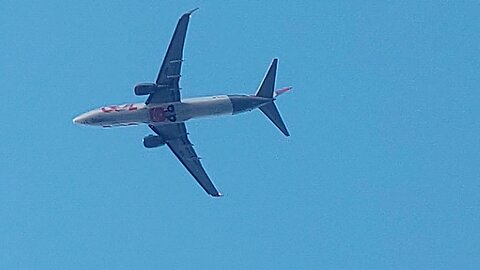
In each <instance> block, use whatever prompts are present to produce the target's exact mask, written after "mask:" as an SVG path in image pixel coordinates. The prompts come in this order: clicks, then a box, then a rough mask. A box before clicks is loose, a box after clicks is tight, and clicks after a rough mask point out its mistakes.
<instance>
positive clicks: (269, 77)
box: [255, 58, 290, 136]
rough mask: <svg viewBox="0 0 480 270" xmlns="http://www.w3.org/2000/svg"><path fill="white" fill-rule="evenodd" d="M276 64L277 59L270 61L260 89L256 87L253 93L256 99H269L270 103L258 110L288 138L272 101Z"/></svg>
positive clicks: (285, 128)
mask: <svg viewBox="0 0 480 270" xmlns="http://www.w3.org/2000/svg"><path fill="white" fill-rule="evenodd" d="M277 63H278V59H277V58H274V59H273V61H272V64H270V68H269V69H268V71H267V74H265V77H264V78H263V81H262V83H261V84H260V87H258V90H257V92H256V93H255V96H257V97H264V98H271V99H272V102H270V103H267V104H265V105H263V106H261V107H260V108H259V109H260V110H261V111H262V112H263V113H264V114H265V116H267V117H268V119H270V121H272V123H273V124H274V125H275V126H276V127H277V128H278V129H279V130H280V131H281V132H282V133H283V134H284V135H285V136H290V133H288V130H287V127H286V126H285V123H284V122H283V120H282V117H281V116H280V113H279V112H278V109H277V106H275V103H274V102H273V101H274V97H273V95H274V91H273V90H274V89H275V77H276V74H277Z"/></svg>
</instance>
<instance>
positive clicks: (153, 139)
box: [143, 135, 167, 148]
mask: <svg viewBox="0 0 480 270" xmlns="http://www.w3.org/2000/svg"><path fill="white" fill-rule="evenodd" d="M165 143H167V142H166V141H165V140H164V139H163V138H162V137H160V136H156V135H148V136H147V137H145V138H143V146H145V147H146V148H155V147H160V146H163V145H165Z"/></svg>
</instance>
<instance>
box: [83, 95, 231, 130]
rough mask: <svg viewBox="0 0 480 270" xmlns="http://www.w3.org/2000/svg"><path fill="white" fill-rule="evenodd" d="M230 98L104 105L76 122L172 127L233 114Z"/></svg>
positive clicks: (224, 96)
mask: <svg viewBox="0 0 480 270" xmlns="http://www.w3.org/2000/svg"><path fill="white" fill-rule="evenodd" d="M233 113H234V109H233V104H232V101H231V99H230V98H229V97H228V96H226V95H221V96H209V97H200V98H189V99H184V100H182V101H181V102H171V103H162V104H149V105H146V104H144V103H136V104H124V105H112V106H105V107H101V108H99V109H95V110H92V111H89V112H87V113H84V114H82V115H80V116H78V117H76V118H75V119H74V122H75V123H79V124H87V125H94V126H102V127H115V126H128V125H137V124H141V123H145V124H154V125H159V124H170V123H179V122H185V121H188V120H190V119H194V118H200V117H212V116H220V115H231V114H233Z"/></svg>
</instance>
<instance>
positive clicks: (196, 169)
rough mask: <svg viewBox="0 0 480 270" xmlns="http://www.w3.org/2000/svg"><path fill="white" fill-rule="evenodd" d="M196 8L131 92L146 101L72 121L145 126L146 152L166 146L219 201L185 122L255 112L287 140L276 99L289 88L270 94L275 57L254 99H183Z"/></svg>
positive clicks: (251, 96)
mask: <svg viewBox="0 0 480 270" xmlns="http://www.w3.org/2000/svg"><path fill="white" fill-rule="evenodd" d="M196 10H197V9H194V10H192V11H189V12H186V13H185V14H183V15H182V16H181V17H180V19H179V21H178V23H177V26H176V28H175V31H174V33H173V36H172V39H171V41H170V45H169V46H168V49H167V52H166V55H165V58H164V59H163V63H162V65H161V67H160V71H159V73H158V76H157V79H156V81H155V82H154V83H139V84H137V85H135V87H134V92H135V94H136V95H137V96H147V95H148V98H147V100H146V101H145V103H136V104H135V103H130V104H123V105H111V106H104V107H101V108H98V109H95V110H91V111H89V112H86V113H84V114H81V115H79V116H77V117H75V118H74V119H73V123H74V124H83V125H89V126H100V127H117V126H130V125H138V124H147V125H148V127H149V128H150V129H151V130H152V131H153V132H154V133H155V135H148V136H146V137H145V138H144V139H143V145H144V146H145V147H146V148H155V147H160V146H163V145H167V146H168V147H169V148H170V150H171V151H172V152H173V153H174V154H175V156H176V157H177V158H178V160H179V161H180V162H181V163H182V164H183V166H185V168H186V169H187V170H188V171H189V172H190V174H191V175H192V176H193V177H194V178H195V180H196V181H197V182H198V184H199V185H200V186H201V187H202V188H203V189H204V190H205V191H206V192H207V193H208V194H209V195H211V196H213V197H219V196H222V194H221V193H220V192H219V191H218V190H217V189H216V187H215V186H214V184H213V182H212V181H211V180H210V178H209V177H208V175H207V173H206V172H205V169H204V168H203V166H202V164H201V162H200V157H199V156H198V155H197V153H196V152H195V150H194V149H193V144H192V143H191V142H190V140H189V138H188V134H189V133H188V132H187V129H186V126H185V122H187V121H189V120H192V119H197V118H201V117H215V116H222V115H235V114H239V113H243V112H247V111H251V110H253V109H256V108H258V109H260V110H261V111H262V112H263V113H264V114H265V115H266V116H267V118H268V119H270V121H272V123H273V124H274V125H275V126H276V127H277V128H278V129H279V130H280V131H281V132H282V133H283V134H284V135H285V136H290V134H289V132H288V130H287V128H286V126H285V123H284V122H283V120H282V118H281V116H280V113H279V112H278V109H277V107H276V106H275V103H274V101H275V100H276V98H277V97H278V96H279V95H281V94H283V93H285V92H288V91H289V90H290V89H291V87H285V88H281V89H278V90H275V91H274V88H275V77H276V71H277V63H278V59H277V58H275V59H273V61H272V63H271V64H270V67H269V68H268V71H267V73H266V74H265V77H264V79H263V81H262V82H261V84H260V86H259V88H258V90H257V91H256V93H255V94H254V95H217V96H207V97H198V98H188V99H181V98H180V89H181V88H180V87H179V81H180V76H181V74H180V71H181V68H182V62H183V46H184V43H185V36H186V33H187V26H188V22H189V20H190V16H191V14H192V13H193V12H194V11H196Z"/></svg>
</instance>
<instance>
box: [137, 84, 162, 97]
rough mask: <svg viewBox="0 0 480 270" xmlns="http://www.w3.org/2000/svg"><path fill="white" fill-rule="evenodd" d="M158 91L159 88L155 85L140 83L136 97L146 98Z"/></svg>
mask: <svg viewBox="0 0 480 270" xmlns="http://www.w3.org/2000/svg"><path fill="white" fill-rule="evenodd" d="M157 90H158V86H157V85H156V84H154V83H139V84H137V85H135V95H137V96H145V95H150V94H153V93H155V92H156V91H157Z"/></svg>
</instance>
